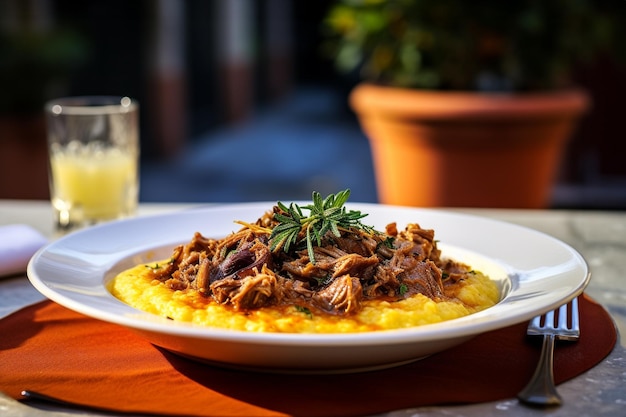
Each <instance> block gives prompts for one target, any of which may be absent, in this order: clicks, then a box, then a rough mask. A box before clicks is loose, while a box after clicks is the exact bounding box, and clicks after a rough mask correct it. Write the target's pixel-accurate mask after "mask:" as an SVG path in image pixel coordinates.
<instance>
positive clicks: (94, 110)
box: [44, 96, 139, 116]
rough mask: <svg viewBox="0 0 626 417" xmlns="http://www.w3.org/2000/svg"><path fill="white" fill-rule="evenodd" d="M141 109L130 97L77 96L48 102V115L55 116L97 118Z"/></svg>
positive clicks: (46, 105)
mask: <svg viewBox="0 0 626 417" xmlns="http://www.w3.org/2000/svg"><path fill="white" fill-rule="evenodd" d="M138 107H139V103H138V102H137V100H135V99H132V98H130V97H128V96H75V97H62V98H57V99H54V100H50V101H48V102H47V103H46V104H45V105H44V108H45V110H46V113H49V114H51V115H54V116H60V115H72V116H74V115H77V116H83V115H84V116H95V115H99V114H115V113H129V112H131V111H134V110H136V109H137V108H138Z"/></svg>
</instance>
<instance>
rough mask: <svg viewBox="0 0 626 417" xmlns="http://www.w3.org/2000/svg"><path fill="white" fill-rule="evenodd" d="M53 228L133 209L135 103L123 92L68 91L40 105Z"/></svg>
mask: <svg viewBox="0 0 626 417" xmlns="http://www.w3.org/2000/svg"><path fill="white" fill-rule="evenodd" d="M45 112H46V121H47V128H48V151H49V157H50V159H49V162H50V163H49V168H50V169H49V174H50V176H49V178H50V197H51V201H52V207H53V210H54V218H55V227H56V230H57V232H60V233H64V232H68V231H71V230H73V229H76V228H80V227H84V226H87V225H92V224H96V223H99V222H103V221H108V220H114V219H119V218H122V217H128V216H132V215H133V214H135V211H136V209H137V201H138V194H139V177H138V162H139V105H138V103H137V102H136V101H135V100H133V99H131V98H128V97H109V96H91V97H68V98H60V99H56V100H52V101H50V102H48V103H46V105H45Z"/></svg>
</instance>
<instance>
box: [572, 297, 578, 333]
mask: <svg viewBox="0 0 626 417" xmlns="http://www.w3.org/2000/svg"><path fill="white" fill-rule="evenodd" d="M572 329H573V330H575V331H577V332H578V331H580V323H579V322H578V297H576V298H574V299H573V300H572Z"/></svg>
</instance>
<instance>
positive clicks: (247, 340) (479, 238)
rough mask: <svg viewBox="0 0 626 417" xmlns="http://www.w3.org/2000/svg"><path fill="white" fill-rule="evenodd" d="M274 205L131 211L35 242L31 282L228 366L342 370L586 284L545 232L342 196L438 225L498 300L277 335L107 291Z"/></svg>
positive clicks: (571, 256) (450, 247)
mask: <svg viewBox="0 0 626 417" xmlns="http://www.w3.org/2000/svg"><path fill="white" fill-rule="evenodd" d="M272 205H273V203H265V202H263V203H247V204H235V205H223V206H215V207H209V208H202V209H196V210H187V211H181V212H175V213H171V214H165V215H157V216H149V217H138V218H133V219H128V220H122V221H117V222H112V223H107V224H103V225H100V226H96V227H92V228H88V229H85V230H82V231H79V232H75V233H73V234H70V235H67V236H65V237H63V238H61V239H59V240H57V241H55V242H52V243H50V244H49V245H48V246H46V247H44V248H42V249H41V250H40V251H38V252H37V253H36V254H35V255H34V256H33V258H32V259H31V261H30V263H29V266H28V277H29V279H30V281H31V282H32V284H33V285H34V286H35V287H36V288H37V289H38V290H39V291H40V292H41V293H42V294H44V295H45V296H46V297H48V298H50V299H51V300H53V301H55V302H57V303H59V304H61V305H63V306H65V307H67V308H70V309H72V310H74V311H77V312H79V313H82V314H85V315H87V316H91V317H94V318H96V319H99V320H104V321H107V322H111V323H116V324H119V325H121V326H125V327H127V328H129V329H132V330H133V331H135V332H137V333H139V334H140V335H142V336H143V337H145V338H146V339H147V340H149V341H150V342H152V343H153V344H155V345H157V346H160V347H163V348H166V349H168V350H170V351H172V352H176V353H179V354H182V355H185V356H189V357H192V358H194V359H197V360H201V361H209V362H212V363H218V364H220V365H223V366H233V367H244V368H247V369H258V370H267V371H269V370H271V371H284V372H346V371H355V370H364V369H376V368H382V367H387V366H392V365H396V364H401V363H406V362H410V361H412V360H416V359H419V358H422V357H424V356H427V355H430V354H433V353H436V352H439V351H442V350H444V349H447V348H450V347H452V346H455V345H458V344H460V343H462V342H464V341H466V340H468V339H470V338H472V337H474V336H476V335H479V334H481V333H484V332H487V331H491V330H495V329H499V328H503V327H506V326H510V325H513V324H516V323H520V322H522V321H525V320H528V319H530V318H531V317H533V316H535V315H537V314H540V313H543V312H545V311H548V310H550V309H552V308H555V307H557V306H558V305H560V304H561V303H564V302H566V301H569V300H570V299H572V298H574V297H575V296H577V295H579V294H580V293H582V291H583V289H584V288H585V286H586V285H587V283H588V282H589V272H588V267H587V264H586V263H585V261H584V259H583V258H582V256H581V255H580V254H579V253H577V252H576V251H575V250H574V249H572V248H571V247H570V246H568V245H566V244H565V243H563V242H561V241H559V240H557V239H554V238H552V237H550V236H548V235H546V234H543V233H540V232H537V231H535V230H532V229H528V228H524V227H521V226H517V225H513V224H509V223H504V222H499V221H495V220H491V219H487V218H482V217H477V216H470V215H464V214H459V213H454V212H445V211H438V210H430V209H416V208H405V207H392V206H383V205H375V204H348V208H350V209H355V210H360V211H362V212H363V213H368V214H369V215H368V217H366V218H365V219H363V222H364V223H366V224H370V225H373V226H375V227H376V228H377V229H378V230H384V227H385V226H386V225H387V223H390V222H397V224H398V228H399V229H400V228H404V226H405V225H406V224H407V223H410V222H411V223H418V224H420V225H421V226H422V227H424V228H429V229H434V230H435V238H436V239H437V240H438V241H439V245H440V248H441V250H442V252H443V256H447V257H451V258H454V259H457V260H459V261H463V262H466V263H468V264H470V265H471V266H472V267H474V268H475V269H478V270H481V271H483V272H485V273H487V274H489V275H490V276H491V278H492V279H494V280H496V281H497V282H498V285H499V286H500V288H501V294H502V300H501V301H500V303H498V304H497V305H495V306H494V307H491V308H489V309H486V310H484V311H482V312H479V313H476V314H473V315H470V316H467V317H462V318H459V319H455V320H451V321H447V322H443V323H437V324H431V325H425V326H420V327H414V328H409V329H401V330H390V331H379V332H367V333H356V334H274V333H250V332H244V331H230V330H222V329H214V328H208V327H201V326H194V325H191V324H187V323H180V322H173V321H171V320H167V319H165V318H161V317H158V316H155V315H152V314H149V313H145V312H142V311H140V310H137V309H135V308H133V307H130V306H128V305H126V304H124V303H122V302H121V301H119V300H118V299H116V298H115V297H113V296H112V295H111V294H110V293H109V292H108V291H107V289H106V284H107V282H109V281H110V280H111V279H112V278H113V277H115V276H116V275H117V274H118V273H119V272H121V271H122V270H124V269H127V268H130V267H132V266H134V265H136V264H138V263H141V262H147V261H150V260H157V259H161V258H167V257H169V255H170V254H171V251H172V249H173V247H174V246H175V245H177V244H180V243H185V242H188V241H189V240H191V238H192V236H193V234H194V232H196V231H199V232H201V233H203V234H204V235H207V236H211V237H222V236H224V235H226V234H228V233H231V232H233V231H235V230H238V229H239V227H240V226H239V225H237V224H235V223H234V221H235V220H244V221H248V222H253V221H255V220H256V219H257V218H259V217H260V216H261V215H262V214H263V213H264V212H265V211H267V210H269V209H271V207H272Z"/></svg>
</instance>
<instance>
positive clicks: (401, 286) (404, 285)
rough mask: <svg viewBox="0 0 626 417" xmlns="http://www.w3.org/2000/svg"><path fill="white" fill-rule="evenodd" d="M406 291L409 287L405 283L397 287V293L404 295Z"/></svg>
mask: <svg viewBox="0 0 626 417" xmlns="http://www.w3.org/2000/svg"><path fill="white" fill-rule="evenodd" d="M407 291H409V287H408V286H407V285H406V284H400V287H399V288H398V294H400V295H404V294H406V293H407Z"/></svg>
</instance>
